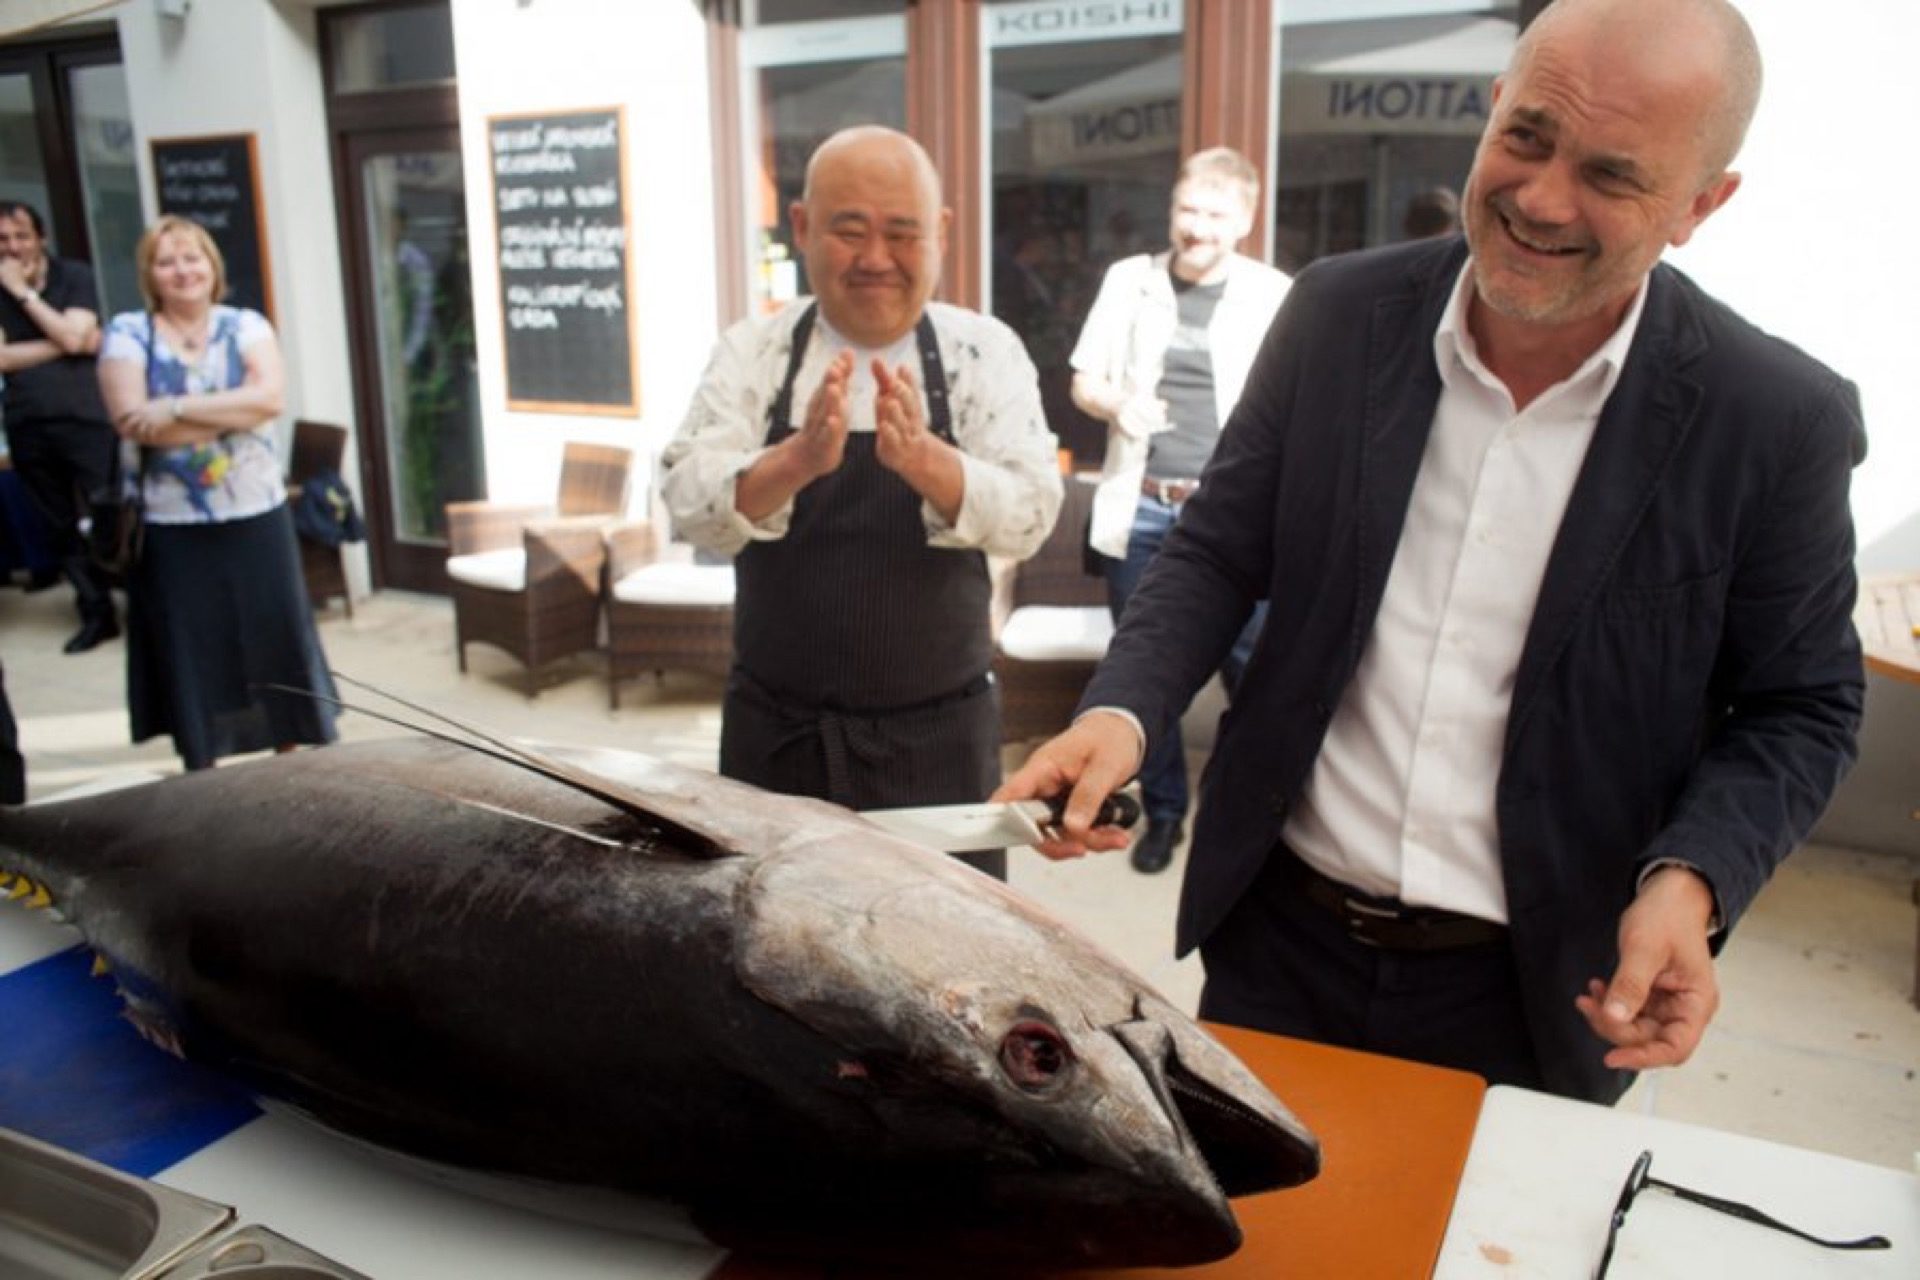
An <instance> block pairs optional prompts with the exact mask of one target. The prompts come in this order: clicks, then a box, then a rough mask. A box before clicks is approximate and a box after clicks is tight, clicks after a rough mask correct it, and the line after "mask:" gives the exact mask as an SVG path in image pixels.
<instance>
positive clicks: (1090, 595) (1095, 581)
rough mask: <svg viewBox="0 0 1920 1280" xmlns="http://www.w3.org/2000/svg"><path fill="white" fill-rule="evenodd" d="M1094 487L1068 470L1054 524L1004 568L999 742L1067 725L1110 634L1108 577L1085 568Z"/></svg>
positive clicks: (997, 657) (997, 655)
mask: <svg viewBox="0 0 1920 1280" xmlns="http://www.w3.org/2000/svg"><path fill="white" fill-rule="evenodd" d="M1093 488H1094V486H1093V483H1092V481H1091V480H1090V479H1089V478H1086V477H1081V476H1069V477H1067V493H1066V501H1065V502H1063V503H1062V504H1061V507H1060V519H1059V520H1058V521H1056V522H1055V523H1054V526H1053V531H1052V532H1051V533H1049V534H1048V535H1047V540H1046V541H1045V542H1044V543H1042V544H1041V545H1040V549H1039V550H1038V551H1036V552H1035V553H1034V554H1033V557H1032V558H1031V559H1029V560H1026V561H1023V562H1021V563H1020V564H1017V565H1015V566H1014V567H1013V570H1012V572H1011V574H1010V575H1009V581H1008V586H1007V588H1006V590H1007V591H1008V592H1009V593H1010V599H1009V601H1008V603H1009V604H1010V605H1011V612H1010V613H1008V614H1007V616H1006V618H1005V621H1004V622H1002V623H1001V625H1000V628H999V633H998V639H997V641H996V644H995V652H994V659H993V670H994V677H995V679H996V680H997V681H998V682H999V685H1000V738H1001V741H1003V742H1025V741H1028V740H1029V739H1032V738H1044V737H1049V736H1051V735H1053V734H1055V733H1058V732H1059V731H1060V730H1062V729H1064V728H1066V727H1067V725H1068V724H1069V723H1070V722H1071V721H1072V719H1073V712H1074V709H1075V708H1076V707H1078V706H1079V705H1080V694H1081V692H1082V691H1083V690H1085V688H1086V687H1087V680H1088V679H1089V678H1090V677H1091V676H1092V675H1093V668H1094V665H1095V664H1096V663H1098V662H1099V661H1100V657H1101V655H1102V654H1104V653H1106V651H1107V642H1108V641H1109V640H1111V639H1112V638H1113V617H1112V614H1110V613H1109V612H1108V609H1107V583H1106V579H1105V578H1100V577H1094V576H1093V575H1091V574H1089V573H1087V572H1086V569H1085V567H1084V566H1085V563H1086V556H1085V543H1086V537H1087V516H1088V514H1089V512H1091V511H1092V509H1093Z"/></svg>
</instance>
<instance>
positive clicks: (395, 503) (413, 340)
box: [345, 128, 487, 591]
mask: <svg viewBox="0 0 1920 1280" xmlns="http://www.w3.org/2000/svg"><path fill="white" fill-rule="evenodd" d="M346 171H347V183H348V188H349V189H348V191H347V192H346V200H345V204H346V207H347V209H348V210H349V211H350V216H351V224H352V225H351V229H350V233H349V235H348V237H347V240H348V244H349V246H350V251H351V253H352V256H353V259H354V260H353V262H351V263H350V264H349V268H348V276H349V279H351V280H352V281H354V283H355V287H354V289H353V290H352V299H351V304H350V305H351V307H352V309H353V313H354V315H353V331H354V336H355V344H354V345H355V364H356V376H355V386H356V399H357V400H358V402H359V407H360V414H359V417H360V424H361V431H362V434H361V447H362V448H363V449H365V450H367V451H368V459H367V462H368V465H367V467H366V469H365V474H366V475H367V478H368V481H369V483H368V486H367V488H368V493H367V499H368V503H369V505H370V506H372V508H373V512H372V514H373V516H374V519H373V520H372V521H371V522H370V529H371V530H372V536H373V548H372V550H373V554H374V556H375V557H376V561H377V565H376V568H377V572H378V573H379V577H380V580H381V581H383V582H384V583H385V584H386V585H389V586H395V587H400V588H404V589H409V590H416V591H443V590H445V580H446V555H447V547H446V517H445V507H446V504H447V503H449V502H457V501H462V500H465V499H470V498H477V497H481V496H483V495H484V494H485V492H486V487H487V486H486V473H485V470H484V462H483V454H482V440H481V429H480V397H479V381H478V376H477V373H476V362H475V356H474V345H473V305H472V292H471V282H472V273H471V270H470V268H469V265H468V255H467V216H466V184H465V178H464V175H463V174H462V171H461V165H460V144H459V135H458V133H457V131H456V130H453V129H450V128H447V129H441V128H433V129H416V130H405V131H393V132H381V133H358V134H352V135H349V137H348V138H347V140H346Z"/></svg>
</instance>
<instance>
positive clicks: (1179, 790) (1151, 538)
mask: <svg viewBox="0 0 1920 1280" xmlns="http://www.w3.org/2000/svg"><path fill="white" fill-rule="evenodd" d="M1179 515H1180V509H1179V508H1178V507H1176V506H1174V505H1173V504H1172V503H1168V502H1162V501H1160V499H1158V498H1153V497H1148V496H1147V495H1145V494H1142V495H1141V497H1140V504H1139V505H1138V506H1136V507H1135V508H1134V509H1133V532H1132V533H1131V534H1129V535H1128V537H1127V554H1126V558H1125V559H1123V560H1115V559H1113V558H1112V557H1102V559H1103V560H1104V561H1105V565H1106V571H1107V607H1108V608H1109V609H1111V610H1112V611H1113V620H1114V622H1115V623H1116V624H1117V623H1118V622H1119V621H1120V615H1121V613H1122V612H1123V611H1124V610H1125V609H1126V607H1127V601H1128V600H1130V599H1132V598H1133V592H1134V588H1136V587H1138V586H1139V585H1140V579H1141V576H1142V575H1144V574H1145V573H1146V571H1147V566H1148V565H1149V564H1151V563H1152V562H1153V558H1154V557H1155V556H1156V555H1159V554H1160V546H1161V544H1162V543H1164V542H1165V541H1166V540H1167V535H1168V534H1169V533H1171V532H1172V531H1173V524H1174V521H1175V520H1176V519H1178V518H1179ZM1266 620H1267V602H1266V601H1264V600H1262V601H1261V602H1260V603H1259V604H1258V605H1256V606H1254V610H1253V616H1252V617H1250V618H1248V619H1247V625H1246V626H1245V627H1243V628H1242V629H1241V631H1240V636H1239V638H1238V639H1236V640H1235V641H1234V642H1233V650H1232V652H1230V653H1229V654H1228V655H1227V660H1226V662H1224V663H1223V664H1221V667H1220V679H1221V680H1222V681H1224V682H1225V684H1226V686H1227V696H1228V697H1229V698H1231V697H1232V696H1233V691H1234V689H1236V688H1237V687H1238V686H1239V684H1240V674H1241V673H1242V672H1243V671H1245V670H1246V669H1247V659H1248V658H1249V657H1251V656H1252V654H1253V642H1254V641H1255V640H1256V639H1258V638H1259V636H1260V628H1261V626H1262V624H1264V623H1265V622H1266ZM1140 796H1141V801H1142V803H1143V804H1144V806H1145V808H1146V811H1147V817H1148V818H1149V819H1151V820H1154V821H1160V822H1178V821H1179V820H1180V819H1181V818H1182V817H1184V816H1186V812H1187V802H1188V796H1187V750H1186V746H1185V744H1184V743H1182V742H1181V741H1180V725H1179V724H1178V722H1176V723H1175V724H1174V725H1173V728H1172V729H1171V730H1170V731H1169V732H1167V733H1165V734H1162V735H1161V736H1160V737H1159V738H1157V739H1155V740H1154V741H1153V743H1152V745H1151V746H1149V747H1148V749H1147V758H1146V759H1145V760H1143V761H1141V763H1140Z"/></svg>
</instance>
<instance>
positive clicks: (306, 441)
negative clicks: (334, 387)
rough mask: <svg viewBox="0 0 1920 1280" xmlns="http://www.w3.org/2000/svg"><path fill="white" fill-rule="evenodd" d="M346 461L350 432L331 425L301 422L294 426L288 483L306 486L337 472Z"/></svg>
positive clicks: (288, 463) (327, 423) (305, 420)
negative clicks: (312, 480)
mask: <svg viewBox="0 0 1920 1280" xmlns="http://www.w3.org/2000/svg"><path fill="white" fill-rule="evenodd" d="M346 457H347V429H346V428H345V427H342V426H338V425H336V424H334V423H331V422H316V421H314V420H313V419H311V418H301V419H299V420H298V421H296V422H295V423H294V424H293V453H292V455H291V456H290V457H288V459H287V479H288V480H290V481H292V482H293V483H294V484H304V483H306V482H307V481H308V480H311V479H313V477H315V476H317V475H319V474H320V473H321V472H322V471H333V472H338V471H339V470H340V467H341V464H342V463H344V462H345V461H346Z"/></svg>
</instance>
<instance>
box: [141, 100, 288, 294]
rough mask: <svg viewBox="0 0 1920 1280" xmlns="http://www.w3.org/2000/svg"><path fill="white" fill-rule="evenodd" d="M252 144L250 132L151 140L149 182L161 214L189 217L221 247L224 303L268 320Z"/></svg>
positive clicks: (268, 282)
mask: <svg viewBox="0 0 1920 1280" xmlns="http://www.w3.org/2000/svg"><path fill="white" fill-rule="evenodd" d="M257 145H258V144H257V142H256V140H255V138H254V135H253V134H251V133H231V134H223V135H219V136H214V137H201V138H155V139H154V140H153V180H154V182H155V184H157V185H158V187H159V189H160V199H159V202H158V203H159V207H160V212H162V213H177V214H180V215H181V216H183V217H188V218H192V219H193V220H194V221H195V222H197V223H199V224H200V225H201V226H203V227H205V228H206V229H207V234H208V235H210V236H212V237H213V242H214V243H215V244H217V245H219V246H220V256H221V257H223V258H225V259H226V263H227V296H226V301H227V302H228V303H229V304H230V305H232V306H236V307H251V308H253V309H254V310H255V311H258V312H259V313H260V314H262V315H264V316H266V317H267V319H269V320H271V319H273V281H272V279H271V278H270V277H269V275H268V274H267V223H266V209H265V206H263V205H262V204H261V202H260V165H259V159H260V157H259V152H258V150H257Z"/></svg>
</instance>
